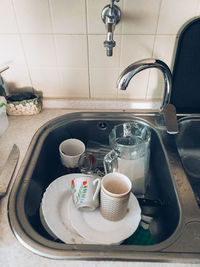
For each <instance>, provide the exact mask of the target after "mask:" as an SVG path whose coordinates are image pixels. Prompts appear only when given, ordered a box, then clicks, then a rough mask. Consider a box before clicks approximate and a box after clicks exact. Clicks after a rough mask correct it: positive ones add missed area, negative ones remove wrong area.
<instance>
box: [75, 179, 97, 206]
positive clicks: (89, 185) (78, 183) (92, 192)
mask: <svg viewBox="0 0 200 267" xmlns="http://www.w3.org/2000/svg"><path fill="white" fill-rule="evenodd" d="M100 187H101V180H100V179H99V178H96V179H94V178H92V177H91V176H89V175H88V176H87V175H84V174H83V176H80V177H77V178H75V179H72V183H71V190H72V196H73V202H74V205H75V206H76V207H77V208H78V209H80V210H84V211H93V210H95V209H96V208H97V207H98V206H99V191H100Z"/></svg>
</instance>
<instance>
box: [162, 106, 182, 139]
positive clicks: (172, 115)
mask: <svg viewBox="0 0 200 267" xmlns="http://www.w3.org/2000/svg"><path fill="white" fill-rule="evenodd" d="M163 116H164V121H165V125H166V128H167V132H168V133H169V134H177V133H178V131H179V130H178V122H177V117H176V108H175V106H174V105H172V104H166V105H165V106H164V108H163Z"/></svg>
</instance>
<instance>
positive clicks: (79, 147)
mask: <svg viewBox="0 0 200 267" xmlns="http://www.w3.org/2000/svg"><path fill="white" fill-rule="evenodd" d="M59 152H60V159H61V162H62V164H63V165H64V166H65V167H67V168H77V167H78V161H79V158H80V156H81V155H82V154H83V153H84V152H85V145H84V143H83V142H82V141H81V140H79V139H75V138H70V139H67V140H65V141H63V142H62V143H61V144H60V145H59Z"/></svg>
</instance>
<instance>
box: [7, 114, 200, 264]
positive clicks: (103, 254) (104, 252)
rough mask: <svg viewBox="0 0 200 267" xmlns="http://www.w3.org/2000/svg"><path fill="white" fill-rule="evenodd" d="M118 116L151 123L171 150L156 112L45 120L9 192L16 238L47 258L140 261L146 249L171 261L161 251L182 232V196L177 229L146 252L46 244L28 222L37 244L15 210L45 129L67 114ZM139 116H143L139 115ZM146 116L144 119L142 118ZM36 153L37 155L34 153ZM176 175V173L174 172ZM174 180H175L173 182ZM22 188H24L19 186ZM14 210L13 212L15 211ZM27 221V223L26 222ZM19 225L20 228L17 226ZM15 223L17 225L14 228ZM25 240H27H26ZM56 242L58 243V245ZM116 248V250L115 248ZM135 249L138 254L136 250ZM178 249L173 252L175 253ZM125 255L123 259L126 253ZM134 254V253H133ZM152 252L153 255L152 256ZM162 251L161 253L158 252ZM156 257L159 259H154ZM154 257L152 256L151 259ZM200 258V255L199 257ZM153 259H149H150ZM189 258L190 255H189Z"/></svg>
mask: <svg viewBox="0 0 200 267" xmlns="http://www.w3.org/2000/svg"><path fill="white" fill-rule="evenodd" d="M116 115H117V116H118V117H117V119H119V120H120V119H122V120H124V119H125V118H126V119H127V120H133V119H134V120H139V121H142V122H143V123H145V124H147V125H148V126H150V127H151V128H152V129H153V130H154V131H155V133H156V134H157V136H158V138H159V141H160V144H161V146H162V148H163V151H164V153H165V154H166V155H167V154H168V152H167V150H166V148H165V146H164V144H163V141H162V138H161V135H160V133H159V130H158V129H157V128H156V127H155V124H156V122H155V119H156V117H155V114H154V113H152V114H142V115H137V114H134V113H121V112H119V113H118V112H109V113H104V112H84V113H79V112H77V113H70V114H66V115H62V116H59V117H58V118H55V119H53V120H51V121H49V122H47V123H45V124H44V125H43V126H41V127H40V128H39V129H38V131H37V132H36V133H35V135H34V136H33V138H32V140H31V143H30V145H29V148H28V150H27V153H26V155H25V157H24V160H23V162H22V164H21V166H20V169H19V172H18V175H17V178H16V181H15V183H14V185H13V188H12V190H11V193H10V195H9V201H8V216H9V223H10V226H11V229H12V231H13V232H14V234H15V235H16V237H17V238H18V240H19V241H20V242H21V243H23V245H24V246H25V247H27V248H28V249H29V250H31V251H32V252H34V253H36V254H39V255H41V256H45V257H48V258H53V259H77V257H78V259H92V258H95V259H96V258H97V257H98V255H99V254H100V258H101V259H112V260H113V257H115V259H116V260H117V259H118V260H120V259H123V260H124V259H126V260H128V259H131V260H132V259H134V260H138V259H141V257H142V258H143V257H144V258H143V259H144V260H145V259H147V252H148V260H156V261H157V259H158V258H160V259H161V260H162V261H165V260H166V261H169V260H170V257H171V256H172V255H171V256H170V257H169V253H165V252H164V251H163V252H162V251H161V250H163V249H164V248H167V247H169V246H170V245H171V244H173V243H174V242H175V241H176V240H177V238H178V236H180V235H181V231H182V229H183V227H184V220H183V218H182V215H183V214H182V206H181V204H180V201H179V196H178V195H177V201H178V205H179V210H180V218H179V223H178V225H177V228H176V230H175V231H174V233H173V234H172V235H171V236H170V237H169V238H167V239H166V240H164V241H162V242H161V243H158V244H155V245H150V246H147V247H148V249H146V250H145V251H141V246H135V245H131V246H125V245H122V246H119V247H116V246H109V248H108V246H102V245H101V246H100V245H95V246H94V245H92V246H91V245H67V244H58V243H56V242H53V241H50V240H48V246H46V247H45V245H44V243H46V239H45V238H43V237H42V236H40V235H39V234H38V233H37V232H36V231H35V230H34V229H33V228H32V227H31V226H30V225H29V223H28V224H27V225H26V227H27V229H28V230H29V231H30V233H32V234H33V236H35V237H37V239H38V240H39V241H40V243H38V242H37V241H36V240H34V239H28V238H27V236H29V235H28V234H27V233H26V231H25V229H23V227H22V226H21V225H20V224H19V222H18V218H17V216H16V214H15V212H14V211H15V210H16V203H15V197H16V194H17V192H18V190H19V184H20V182H22V181H21V179H22V174H23V173H22V172H23V167H25V166H26V165H27V164H28V161H29V159H30V157H31V154H34V150H33V146H35V143H36V142H41V141H42V140H38V139H39V137H40V138H41V137H43V138H45V134H47V133H45V130H46V129H47V126H48V129H50V128H51V127H55V125H54V122H56V121H57V120H58V121H57V122H56V124H59V123H61V122H62V120H63V119H65V118H66V117H67V118H68V119H70V117H71V118H73V120H74V119H75V118H77V119H79V120H80V119H87V118H88V117H90V119H91V117H92V116H94V117H93V119H97V118H98V117H100V118H101V119H100V120H102V118H103V120H105V119H108V118H109V119H112V120H114V119H115V120H116V117H115V116H116ZM139 116H140V117H139ZM145 116H148V119H149V121H147V118H146V119H145ZM142 117H144V118H142ZM33 156H34V155H33ZM166 160H167V164H169V162H168V157H166ZM172 176H173V175H172ZM24 181H25V183H24V182H23V186H27V182H28V181H26V179H24ZM172 182H173V181H172ZM174 188H175V190H177V188H176V185H174ZM20 190H21V189H20ZM175 193H176V194H177V192H176V191H175ZM12 211H13V212H12ZM26 223H27V222H26ZM16 225H17V227H16ZM14 226H15V227H14ZM27 239H28V240H27ZM24 240H26V242H25V241H24ZM55 243H56V244H55ZM51 246H54V248H51ZM55 246H56V252H57V254H56V255H55V253H53V255H52V252H55ZM38 247H39V249H40V251H38ZM113 248H114V249H113ZM96 249H99V250H98V252H97V251H96ZM119 252H120V256H119V255H118V253H119ZM133 252H135V253H133ZM174 253H175V252H173V255H175V254H174ZM122 254H123V255H124V257H125V258H123V255H122ZM132 254H133V255H132ZM150 254H151V256H150ZM158 254H159V255H158ZM155 256H156V258H155ZM190 256H191V254H190ZM151 257H152V258H151ZM176 257H178V258H179V257H180V256H178V255H176ZM199 257H200V256H199ZM149 258H150V259H149ZM187 258H190V257H189V255H188V257H187Z"/></svg>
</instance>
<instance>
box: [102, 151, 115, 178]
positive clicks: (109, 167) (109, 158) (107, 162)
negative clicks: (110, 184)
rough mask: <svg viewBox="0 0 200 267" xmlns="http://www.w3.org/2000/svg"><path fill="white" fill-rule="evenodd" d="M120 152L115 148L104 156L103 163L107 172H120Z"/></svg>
mask: <svg viewBox="0 0 200 267" xmlns="http://www.w3.org/2000/svg"><path fill="white" fill-rule="evenodd" d="M118 157H119V155H118V153H117V152H116V151H115V150H114V149H113V150H111V151H110V152H109V153H108V154H107V155H105V157H104V161H103V165H104V170H105V173H106V174H107V173H111V172H118V171H119V168H118Z"/></svg>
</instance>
